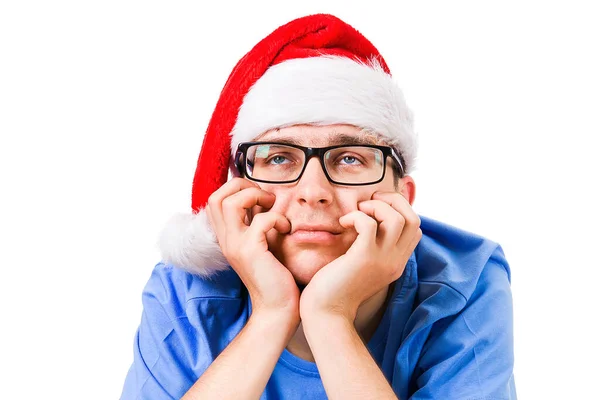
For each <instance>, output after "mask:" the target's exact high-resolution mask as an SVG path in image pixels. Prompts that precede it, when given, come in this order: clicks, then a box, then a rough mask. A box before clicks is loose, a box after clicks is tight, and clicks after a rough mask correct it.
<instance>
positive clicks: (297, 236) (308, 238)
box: [289, 225, 341, 244]
mask: <svg viewBox="0 0 600 400" xmlns="http://www.w3.org/2000/svg"><path fill="white" fill-rule="evenodd" d="M340 233H341V230H338V229H336V228H334V227H332V226H330V225H329V226H327V225H297V226H293V227H292V231H291V233H290V235H289V238H290V239H291V240H292V241H294V242H296V243H314V244H330V243H333V242H335V240H336V238H337V237H338V235H339V234H340Z"/></svg>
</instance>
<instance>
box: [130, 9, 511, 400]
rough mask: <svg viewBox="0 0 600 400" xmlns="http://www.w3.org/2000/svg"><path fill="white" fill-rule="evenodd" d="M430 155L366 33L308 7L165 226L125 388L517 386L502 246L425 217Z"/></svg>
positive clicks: (288, 393)
mask: <svg viewBox="0 0 600 400" xmlns="http://www.w3.org/2000/svg"><path fill="white" fill-rule="evenodd" d="M415 159H416V135H415V134H414V132H413V129H412V115H411V112H410V110H409V109H408V108H407V107H406V104H405V102H404V98H403V96H402V93H401V91H400V89H399V88H398V87H397V86H396V84H395V83H394V82H393V80H392V79H391V76H390V74H389V70H388V67H387V65H386V64H385V61H384V60H383V58H382V57H381V55H380V54H379V53H378V52H377V50H376V49H375V47H374V46H373V45H372V44H371V43H370V42H369V41H368V40H367V39H366V38H364V37H363V36H362V35H361V34H360V33H359V32H357V31H356V30H354V29H353V28H352V27H350V26H349V25H347V24H345V23H344V22H343V21H341V20H339V19H337V18H335V17H333V16H330V15H313V16H308V17H304V18H300V19H297V20H295V21H292V22H290V23H288V24H286V25H284V26H282V27H280V28H278V29H277V30H275V31H274V32H273V33H272V34H271V35H269V36H267V37H266V38H265V39H263V41H261V42H260V43H258V44H257V45H256V46H255V47H254V48H253V49H252V50H251V51H250V52H249V53H248V54H247V55H246V56H245V57H244V58H242V60H240V62H239V63H238V64H237V65H236V67H235V68H234V70H233V71H232V73H231V75H230V77H229V79H228V81H227V83H226V85H225V87H224V89H223V92H222V93H221V96H220V99H219V102H218V104H217V106H216V109H215V112H214V114H213V117H212V119H211V122H210V124H209V127H208V129H207V132H206V135H205V139H204V143H203V146H202V151H201V153H200V156H199V159H198V167H197V169H196V175H195V177H194V185H193V188H192V210H193V212H192V213H191V214H190V215H184V216H178V217H176V218H174V219H173V221H171V222H170V223H169V224H168V226H167V228H166V230H165V232H164V233H163V235H162V239H161V248H162V251H163V258H164V260H163V262H161V263H159V264H158V265H157V266H156V267H155V269H154V272H153V274H152V276H151V278H150V281H149V282H148V284H147V286H146V288H145V290H144V295H143V300H144V314H143V316H142V322H141V324H140V327H139V329H138V332H137V335H136V338H135V351H134V363H133V365H132V368H131V369H130V371H129V374H128V376H127V379H126V382H125V387H124V389H123V395H122V398H123V399H136V398H144V399H170V398H184V399H200V398H202V399H204V398H219V399H223V398H226V399H228V398H236V399H237V398H261V399H280V398H282V399H294V398H298V399H300V398H302V399H306V398H310V399H313V398H314V399H317V398H343V399H348V398H360V399H363V398H374V399H386V398H400V399H490V398H494V399H508V398H511V399H512V398H515V390H514V380H513V376H512V368H513V356H512V353H513V345H512V304H511V293H510V275H509V268H508V264H507V262H506V260H505V258H504V254H503V252H502V249H501V248H500V246H499V245H498V244H496V243H493V242H491V241H489V240H487V239H485V238H482V237H479V236H476V235H473V234H470V233H467V232H464V231H460V230H458V229H456V228H453V227H450V226H448V225H444V224H442V223H440V222H437V221H433V220H431V219H429V218H426V217H422V216H421V217H419V216H418V215H417V214H416V213H415V212H414V211H413V210H412V207H411V205H412V203H413V201H414V198H415V182H414V180H413V179H412V178H411V177H410V175H408V174H409V173H410V171H411V170H412V169H413V168H414V164H415ZM228 169H229V170H230V171H231V172H232V174H233V177H232V178H231V179H230V180H227V172H228ZM182 396H183V397H182Z"/></svg>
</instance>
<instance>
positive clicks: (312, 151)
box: [234, 141, 405, 186]
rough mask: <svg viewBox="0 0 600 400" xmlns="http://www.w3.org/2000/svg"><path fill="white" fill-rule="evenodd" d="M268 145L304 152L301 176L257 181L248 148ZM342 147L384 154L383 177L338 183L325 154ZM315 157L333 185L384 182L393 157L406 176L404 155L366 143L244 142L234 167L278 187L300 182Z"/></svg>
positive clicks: (249, 177) (401, 175)
mask: <svg viewBox="0 0 600 400" xmlns="http://www.w3.org/2000/svg"><path fill="white" fill-rule="evenodd" d="M267 144H268V145H279V146H289V147H293V148H296V149H299V150H302V152H303V153H304V165H303V166H302V171H300V174H298V177H297V178H296V179H293V180H289V181H278V182H274V181H266V180H263V179H256V178H254V177H252V176H250V175H249V174H248V173H247V171H246V157H247V151H248V148H250V147H252V146H256V145H267ZM342 147H369V148H373V149H377V150H380V151H381V153H382V154H383V173H382V174H381V177H380V178H379V179H378V180H376V181H372V182H367V183H344V182H338V181H335V180H333V179H332V178H331V177H330V176H329V173H328V172H327V168H326V167H325V153H327V152H328V151H329V150H333V149H338V148H342ZM313 157H317V158H318V159H319V162H320V163H321V168H322V169H323V173H325V177H327V180H328V181H329V182H330V183H333V184H335V185H342V186H368V185H374V184H376V183H379V182H381V181H383V179H384V178H385V170H386V169H387V168H386V165H387V159H388V157H391V158H392V160H393V161H395V162H396V164H397V165H398V167H399V169H400V178H403V177H404V175H405V173H404V166H403V165H404V159H403V158H402V155H401V154H398V153H397V152H396V150H395V149H394V148H393V147H390V146H379V145H375V144H366V143H365V144H338V145H335V146H327V147H305V146H300V145H297V144H291V143H280V142H271V141H267V142H243V143H240V144H238V147H237V150H236V154H235V159H234V165H235V167H236V168H237V170H238V172H239V173H240V175H241V176H242V177H246V178H248V179H250V180H251V181H254V182H261V183H271V184H276V185H278V184H285V183H294V182H297V181H299V180H300V178H302V175H304V171H305V170H306V166H307V165H308V162H309V161H310V159H311V158H313ZM242 158H243V162H242Z"/></svg>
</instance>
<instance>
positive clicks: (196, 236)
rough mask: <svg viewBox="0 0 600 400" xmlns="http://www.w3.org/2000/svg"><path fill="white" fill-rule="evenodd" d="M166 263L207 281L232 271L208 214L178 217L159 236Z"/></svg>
mask: <svg viewBox="0 0 600 400" xmlns="http://www.w3.org/2000/svg"><path fill="white" fill-rule="evenodd" d="M158 246H159V248H160V252H161V254H162V258H163V261H164V262H166V263H168V264H172V265H174V266H176V267H179V268H182V269H185V270H187V271H189V272H191V273H193V274H197V275H200V276H203V277H208V276H210V275H212V274H214V273H216V272H218V271H224V270H226V269H228V268H229V263H228V262H227V259H226V258H225V256H224V255H223V252H222V251H221V248H220V247H219V243H218V242H217V239H216V236H215V234H214V232H213V230H212V227H211V226H210V222H209V221H208V216H207V215H206V211H205V210H204V209H201V210H200V211H199V212H198V213H197V214H193V213H191V212H190V213H189V214H183V213H182V214H176V215H174V216H173V217H172V218H171V219H170V220H169V221H168V222H167V224H166V226H165V228H164V229H163V231H162V232H161V234H160V238H159V241H158Z"/></svg>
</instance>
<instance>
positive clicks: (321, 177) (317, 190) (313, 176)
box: [296, 157, 333, 206]
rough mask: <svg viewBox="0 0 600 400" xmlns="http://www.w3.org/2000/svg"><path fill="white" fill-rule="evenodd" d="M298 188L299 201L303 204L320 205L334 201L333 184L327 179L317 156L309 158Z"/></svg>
mask: <svg viewBox="0 0 600 400" xmlns="http://www.w3.org/2000/svg"><path fill="white" fill-rule="evenodd" d="M296 189H297V191H298V193H297V198H298V202H300V203H301V204H308V205H310V206H318V205H328V204H330V203H331V202H332V201H333V185H332V184H331V182H329V179H327V176H326V175H325V171H323V168H322V167H321V163H320V161H319V159H318V158H317V157H313V158H311V159H310V160H308V163H307V164H306V169H305V170H304V173H303V174H302V177H301V178H300V180H299V181H298V184H297V186H296Z"/></svg>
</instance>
